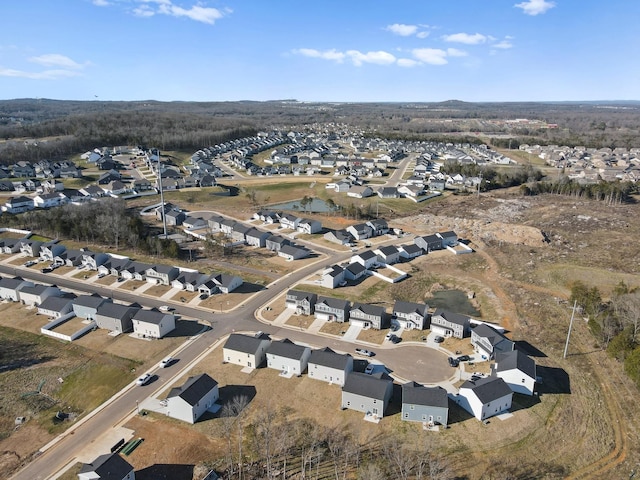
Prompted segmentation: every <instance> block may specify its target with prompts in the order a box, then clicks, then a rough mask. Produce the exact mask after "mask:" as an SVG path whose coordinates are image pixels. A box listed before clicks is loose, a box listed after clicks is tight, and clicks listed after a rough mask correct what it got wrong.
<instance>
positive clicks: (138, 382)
mask: <svg viewBox="0 0 640 480" xmlns="http://www.w3.org/2000/svg"><path fill="white" fill-rule="evenodd" d="M149 380H151V374H150V373H145V374H144V375H142V376H140V377H138V379H137V380H136V385H140V386H143V385H146V384H147V383H149Z"/></svg>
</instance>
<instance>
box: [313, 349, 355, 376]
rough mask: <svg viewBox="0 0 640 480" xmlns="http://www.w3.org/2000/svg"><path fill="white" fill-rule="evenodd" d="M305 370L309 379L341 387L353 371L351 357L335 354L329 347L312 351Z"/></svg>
mask: <svg viewBox="0 0 640 480" xmlns="http://www.w3.org/2000/svg"><path fill="white" fill-rule="evenodd" d="M307 368H308V370H307V374H308V375H309V377H310V378H313V379H315V380H320V381H323V382H327V383H330V384H333V383H335V384H337V385H340V386H342V385H344V382H345V379H346V378H347V375H349V373H351V372H352V371H353V357H352V356H351V355H349V354H345V353H336V352H334V351H333V350H331V349H330V348H329V347H325V348H323V349H320V350H312V351H311V356H310V357H309V364H308V366H307Z"/></svg>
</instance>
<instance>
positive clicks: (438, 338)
mask: <svg viewBox="0 0 640 480" xmlns="http://www.w3.org/2000/svg"><path fill="white" fill-rule="evenodd" d="M433 341H434V342H436V343H442V342H444V337H441V336H437V337H436V338H434V339H433Z"/></svg>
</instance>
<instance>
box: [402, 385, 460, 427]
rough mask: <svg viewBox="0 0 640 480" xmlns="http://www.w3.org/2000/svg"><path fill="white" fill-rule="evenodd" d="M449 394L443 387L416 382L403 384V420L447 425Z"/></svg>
mask: <svg viewBox="0 0 640 480" xmlns="http://www.w3.org/2000/svg"><path fill="white" fill-rule="evenodd" d="M448 419H449V396H448V395H447V391H446V390H445V389H444V388H442V387H425V386H423V385H420V384H418V383H416V382H409V383H405V384H404V385H402V420H404V421H406V422H422V423H426V424H431V425H447V421H448Z"/></svg>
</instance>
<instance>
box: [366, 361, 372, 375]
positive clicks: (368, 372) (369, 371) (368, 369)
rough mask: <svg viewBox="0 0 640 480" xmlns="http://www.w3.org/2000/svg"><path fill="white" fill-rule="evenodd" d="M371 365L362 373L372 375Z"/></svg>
mask: <svg viewBox="0 0 640 480" xmlns="http://www.w3.org/2000/svg"><path fill="white" fill-rule="evenodd" d="M373 368H374V367H373V363H370V364H369V365H367V368H366V369H365V371H364V373H366V374H367V375H371V374H372V373H373Z"/></svg>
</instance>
